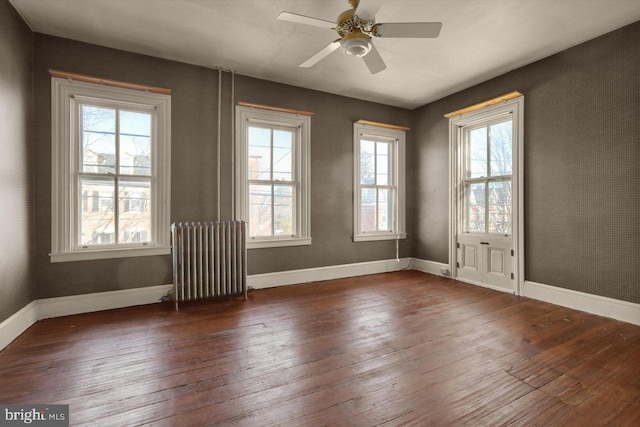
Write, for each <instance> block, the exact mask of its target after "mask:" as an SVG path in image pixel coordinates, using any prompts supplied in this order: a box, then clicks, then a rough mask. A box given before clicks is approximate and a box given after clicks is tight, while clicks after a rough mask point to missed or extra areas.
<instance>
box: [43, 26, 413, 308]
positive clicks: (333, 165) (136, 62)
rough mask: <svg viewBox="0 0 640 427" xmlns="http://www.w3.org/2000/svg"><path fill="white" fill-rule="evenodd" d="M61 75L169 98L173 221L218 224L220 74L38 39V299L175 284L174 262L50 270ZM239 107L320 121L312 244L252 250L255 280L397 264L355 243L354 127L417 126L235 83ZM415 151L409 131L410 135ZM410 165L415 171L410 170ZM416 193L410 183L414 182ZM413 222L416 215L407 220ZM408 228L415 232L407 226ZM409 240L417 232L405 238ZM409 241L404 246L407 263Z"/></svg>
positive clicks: (289, 91) (315, 136) (398, 117)
mask: <svg viewBox="0 0 640 427" xmlns="http://www.w3.org/2000/svg"><path fill="white" fill-rule="evenodd" d="M49 69H56V70H61V71H68V72H74V73H81V74H88V75H92V76H98V77H104V78H109V79H115V80H123V81H128V82H135V83H140V84H147V85H153V86H161V87H166V88H169V89H171V90H172V147H171V148H172V154H171V163H172V165H171V180H172V183H171V185H172V192H171V197H172V201H171V218H172V220H179V221H185V220H207V219H215V218H216V212H217V206H216V176H217V173H216V136H217V128H216V127H217V89H218V72H217V71H216V70H211V69H207V68H203V67H197V66H193V65H188V64H183V63H178V62H173V61H167V60H163V59H158V58H152V57H148V56H143V55H138V54H133V53H127V52H123V51H118V50H114V49H107V48H103V47H99V46H95V45H90V44H86V43H80V42H75V41H71V40H66V39H61V38H57V37H51V36H47V35H42V34H35V69H34V85H35V86H34V87H35V100H36V102H35V105H36V107H35V124H36V127H35V142H36V148H37V155H36V159H37V166H38V167H37V174H36V194H37V200H38V208H39V209H37V214H36V229H37V233H38V241H37V247H36V267H37V269H36V270H37V273H36V274H37V291H38V292H37V297H38V298H47V297H56V296H64V295H74V294H83V293H91V292H102V291H110V290H117V289H127V288H137V287H143V286H152V285H161V284H168V283H171V270H170V268H171V264H170V258H169V257H168V256H159V257H158V256H156V257H140V258H123V259H115V260H99V261H81V262H67V263H56V264H51V263H50V262H49V256H48V253H49V252H50V248H51V237H50V236H51V226H50V223H51V213H50V209H49V206H50V203H51V196H50V192H51V188H50V176H51V148H50V147H51V119H50V115H51V111H50V110H51V95H50V84H51V83H50V75H49V72H48V70H49ZM230 80H231V76H230V75H229V74H228V73H223V90H222V95H223V100H222V106H223V108H222V124H223V125H222V127H221V131H222V149H221V164H222V166H221V176H222V182H221V212H222V219H229V218H230V217H231V212H232V210H231V190H232V189H231V154H232V144H231V115H230V114H231V110H232V108H231V99H230V96H231V95H230V93H231V89H230ZM235 82H236V92H235V93H236V100H237V101H246V102H253V103H259V104H267V105H275V106H279V107H286V108H293V109H299V110H307V111H312V112H314V113H315V115H314V116H313V118H312V120H311V147H312V148H311V151H312V154H311V180H312V183H311V187H312V199H311V212H312V213H311V235H312V238H313V244H312V245H311V246H305V247H295V248H273V249H261V250H257V249H255V250H250V251H249V274H257V273H266V272H275V271H282V270H296V269H303V268H312V267H322V266H327V265H336V264H348V263H355V262H362V261H374V260H381V259H391V258H395V241H391V242H389V241H386V242H362V243H353V242H352V241H351V236H352V228H353V226H352V213H353V209H352V206H351V205H352V192H353V191H352V188H353V183H352V179H353V172H352V171H353V166H352V164H353V153H352V151H353V136H352V135H353V128H352V126H353V122H354V121H356V120H357V119H367V120H374V121H381V122H387V123H394V124H398V125H403V126H409V127H411V119H412V112H411V111H409V110H404V109H400V108H395V107H389V106H385V105H380V104H375V103H371V102H366V101H359V100H355V99H351V98H345V97H340V96H336V95H330V94H326V93H322V92H317V91H312V90H308V89H301V88H297V87H293V86H288V85H283V84H278V83H273V82H268V81H264V80H258V79H254V78H250V77H246V76H240V75H238V76H236V79H235ZM408 144H409V145H410V144H411V133H410V132H409V134H408ZM412 164H413V163H412V162H411V160H410V161H409V167H410V168H412ZM409 185H410V182H409ZM407 220H408V221H407V222H408V224H410V225H411V224H412V223H413V220H412V217H411V215H409V216H408V218H407ZM409 228H410V227H409ZM408 231H409V232H410V233H411V230H410V229H409V230H408ZM410 245H411V241H410V240H407V241H404V242H402V244H401V252H400V256H408V255H409V253H410Z"/></svg>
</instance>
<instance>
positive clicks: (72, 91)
mask: <svg viewBox="0 0 640 427" xmlns="http://www.w3.org/2000/svg"><path fill="white" fill-rule="evenodd" d="M92 101H93V102H95V103H96V104H95V105H106V104H108V105H113V106H118V108H122V109H125V110H127V111H138V110H145V111H149V112H151V113H152V123H151V132H152V141H151V165H150V166H151V175H150V176H145V179H146V180H149V182H150V187H151V203H150V205H151V207H150V214H151V230H150V231H151V240H150V241H149V242H145V243H123V244H119V243H115V244H113V245H108V246H104V245H95V246H81V245H80V243H79V238H78V233H79V223H78V221H79V217H80V215H81V212H82V210H83V200H82V199H83V195H82V194H80V190H79V188H78V185H79V180H80V177H79V174H80V142H81V138H80V136H79V118H78V109H79V108H80V105H82V104H83V103H85V104H86V103H89V104H91V102H92ZM51 133H52V152H51V168H52V171H51V253H50V254H49V255H50V259H51V262H67V261H80V260H91V259H108V258H123V257H138V256H151V255H166V254H170V253H171V246H170V234H169V229H170V227H169V225H170V205H171V203H170V197H171V185H170V183H171V96H170V95H165V94H158V93H153V92H148V91H142V90H133V89H126V88H122V87H113V86H107V85H101V84H95V83H87V82H82V81H76V80H72V79H63V78H58V77H52V78H51ZM116 172H119V171H116ZM118 175H126V174H121V173H118ZM127 176H128V175H127ZM93 196H94V195H91V197H93ZM91 197H89V196H88V199H89V198H91ZM92 202H93V201H92ZM114 203H115V202H114ZM114 208H115V209H118V207H117V206H114Z"/></svg>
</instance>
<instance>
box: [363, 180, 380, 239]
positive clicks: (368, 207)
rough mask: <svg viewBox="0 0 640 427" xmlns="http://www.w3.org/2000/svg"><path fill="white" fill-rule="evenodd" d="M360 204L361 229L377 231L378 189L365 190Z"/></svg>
mask: <svg viewBox="0 0 640 427" xmlns="http://www.w3.org/2000/svg"><path fill="white" fill-rule="evenodd" d="M360 203H361V206H360V229H361V230H362V231H376V230H377V227H376V223H377V221H376V210H377V203H376V189H375V188H363V189H362V198H361V200H360Z"/></svg>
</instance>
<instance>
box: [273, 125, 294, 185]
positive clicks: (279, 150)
mask: <svg viewBox="0 0 640 427" xmlns="http://www.w3.org/2000/svg"><path fill="white" fill-rule="evenodd" d="M273 180H274V181H293V132H291V131H288V130H287V131H283V130H274V131H273Z"/></svg>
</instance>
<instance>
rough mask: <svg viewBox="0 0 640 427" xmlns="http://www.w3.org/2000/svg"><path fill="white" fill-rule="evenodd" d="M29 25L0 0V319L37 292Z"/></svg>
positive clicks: (31, 44) (6, 2)
mask: <svg viewBox="0 0 640 427" xmlns="http://www.w3.org/2000/svg"><path fill="white" fill-rule="evenodd" d="M32 55H33V41H32V35H31V31H30V30H29V28H28V27H27V25H26V24H25V23H24V22H23V21H22V19H21V18H20V17H19V15H18V13H17V12H16V11H15V10H14V9H13V7H12V6H11V5H10V4H9V2H8V1H6V0H1V1H0V120H1V121H2V125H1V126H0V146H1V147H2V154H1V155H0V229H1V230H2V238H0V301H2V304H0V322H2V321H3V320H5V319H6V318H8V317H9V316H11V315H12V314H13V313H15V312H17V311H18V310H20V309H21V308H23V307H24V306H25V305H27V304H28V303H29V302H31V301H32V299H33V297H34V280H33V275H32V271H31V270H32V263H31V260H32V256H33V225H34V221H33V215H34V214H33V213H34V203H33V176H34V170H33V153H32V151H31V150H32V143H31V137H32V135H31V126H32V124H33V117H32V99H33V96H32V85H31V75H32Z"/></svg>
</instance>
